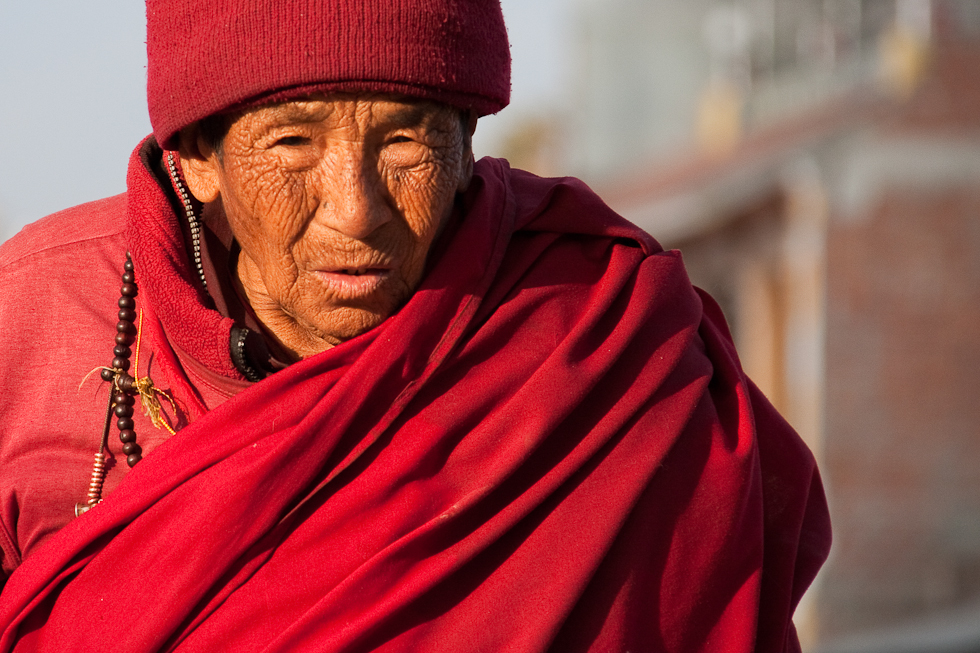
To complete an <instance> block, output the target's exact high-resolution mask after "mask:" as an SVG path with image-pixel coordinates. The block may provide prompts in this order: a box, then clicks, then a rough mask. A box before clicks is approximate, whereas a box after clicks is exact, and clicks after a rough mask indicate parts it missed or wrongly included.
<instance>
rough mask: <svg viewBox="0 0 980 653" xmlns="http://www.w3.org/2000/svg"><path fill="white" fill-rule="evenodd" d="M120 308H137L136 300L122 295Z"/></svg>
mask: <svg viewBox="0 0 980 653" xmlns="http://www.w3.org/2000/svg"><path fill="white" fill-rule="evenodd" d="M119 308H136V300H135V299H133V298H132V297H120V298H119Z"/></svg>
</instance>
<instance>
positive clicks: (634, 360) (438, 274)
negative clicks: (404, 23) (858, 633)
mask: <svg viewBox="0 0 980 653" xmlns="http://www.w3.org/2000/svg"><path fill="white" fill-rule="evenodd" d="M464 204H465V206H464V207H463V209H462V210H463V214H462V215H463V217H462V220H460V221H458V222H457V223H456V224H455V228H454V231H452V232H451V233H448V234H446V236H445V239H444V240H443V241H442V242H441V243H440V245H439V247H438V248H437V251H435V252H434V253H433V262H432V266H431V269H430V271H429V273H428V274H427V276H426V278H425V279H424V280H423V283H422V285H421V287H420V288H419V289H418V292H416V294H415V295H414V296H413V297H412V299H411V300H410V301H409V302H408V304H407V305H406V306H405V307H404V308H403V309H402V310H401V311H399V312H398V313H397V314H396V315H394V316H392V317H391V318H390V319H388V320H387V321H386V322H385V323H384V324H382V325H381V326H380V327H378V328H376V329H374V330H372V331H370V332H368V333H366V334H364V335H363V336H361V337H359V338H356V339H354V340H352V341H349V342H346V343H344V344H342V345H340V346H338V347H336V348H334V349H331V350H328V351H326V352H324V353H323V354H321V355H318V356H316V357H313V358H311V359H308V360H305V361H302V362H300V363H297V364H295V365H293V366H291V367H289V368H287V369H286V370H284V371H282V372H279V373H277V374H275V375H273V376H271V377H270V378H268V379H266V380H265V381H262V382H260V383H257V384H255V385H253V386H251V387H250V388H248V389H247V390H244V391H242V392H240V393H239V394H237V395H236V396H234V397H232V398H231V399H229V400H227V401H226V402H224V403H223V404H221V405H220V406H218V407H217V408H215V409H213V410H211V411H210V412H204V411H203V405H202V406H201V407H200V410H198V411H197V414H195V416H194V417H195V419H194V420H193V421H192V422H191V423H190V424H189V425H187V426H186V427H184V428H183V429H182V430H180V431H179V432H178V433H177V435H176V436H173V437H171V438H170V439H169V440H167V441H166V442H164V443H162V444H161V445H159V446H158V447H157V448H156V449H155V450H154V451H152V452H150V453H149V454H148V455H147V456H146V457H145V458H144V460H143V461H142V462H141V463H140V464H139V465H137V466H136V467H135V468H134V469H133V470H131V471H130V472H129V473H128V474H127V475H126V476H125V477H124V478H123V479H122V482H121V483H120V484H119V486H118V487H117V488H116V489H115V490H113V491H112V492H111V493H110V494H109V495H108V496H107V497H106V499H105V500H104V502H103V503H102V504H100V505H99V506H97V507H96V508H95V509H93V510H91V511H90V512H88V513H86V514H85V515H83V516H82V517H81V518H79V519H76V520H74V521H72V522H71V523H69V524H68V525H67V526H66V527H65V528H63V529H62V530H61V531H60V532H58V533H57V534H55V535H54V536H52V537H51V538H49V539H48V540H47V542H45V543H44V544H43V545H42V546H40V547H39V548H38V549H37V550H36V551H34V552H33V553H32V554H31V555H29V556H27V557H26V558H25V560H24V561H23V563H22V564H21V566H20V567H19V568H17V569H16V570H15V571H14V573H13V574H12V575H11V577H10V579H9V581H8V583H7V586H6V587H5V588H4V590H3V594H2V598H0V651H3V652H6V651H19V652H22V651H96V650H100V651H101V650H104V649H105V648H106V647H109V648H111V649H112V650H113V651H120V652H130V651H132V652H135V651H158V650H163V651H214V650H243V651H258V650H262V651H283V652H286V651H300V650H315V651H338V652H339V651H345V652H353V651H406V652H407V651H527V652H532V651H534V652H542V651H549V650H551V651H561V652H574V651H624V652H625V651H725V652H740V651H744V652H748V651H798V650H799V645H798V643H797V640H796V635H795V632H794V630H793V625H792V622H791V616H792V612H793V609H794V608H795V606H796V604H797V602H798V601H799V599H800V597H801V595H802V593H803V591H804V590H805V589H806V587H807V586H808V585H809V583H810V582H811V581H812V579H813V577H814V575H815V574H816V572H817V569H818V568H819V566H820V565H821V563H822V561H823V560H824V559H825V557H826V555H827V552H828V548H829V543H830V539H829V538H830V531H829V523H828V520H827V508H826V504H825V501H824V497H823V492H822V489H821V485H820V480H819V476H818V474H817V471H816V467H815V465H814V462H813V458H812V456H811V454H810V452H809V451H808V450H807V449H806V447H805V446H804V445H803V443H802V442H801V441H800V439H799V438H798V437H797V436H796V434H795V433H794V432H793V431H792V429H791V428H790V427H789V426H788V425H787V424H786V423H785V422H784V421H783V420H782V419H781V418H780V417H779V416H778V415H777V414H776V413H775V411H774V410H773V408H772V407H771V406H770V405H769V403H768V402H767V401H766V400H765V398H764V397H763V396H762V395H761V393H759V392H758V391H757V390H756V389H755V387H754V386H753V385H752V384H751V383H750V382H749V381H747V379H746V378H745V376H744V374H743V373H742V371H741V369H740V367H739V364H738V360H737V358H736V356H735V352H734V349H733V347H732V344H731V339H730V336H729V334H728V333H727V330H726V327H725V326H724V321H723V319H722V317H721V315H720V312H719V311H718V309H717V307H716V306H715V305H714V303H713V302H712V301H711V300H710V298H708V297H706V296H704V295H701V294H699V293H698V292H696V291H695V290H694V289H693V288H692V287H691V285H690V283H689V281H688V279H687V276H686V274H685V272H684V269H683V265H682V262H681V259H680V255H679V254H678V253H677V252H664V251H662V250H661V249H660V248H659V247H658V246H657V244H656V243H655V242H654V241H653V240H652V239H651V238H649V236H647V235H646V234H644V233H643V232H642V231H640V230H638V229H637V228H636V227H634V226H632V225H630V224H629V223H627V222H625V221H623V220H622V219H621V218H619V217H618V216H616V215H615V214H614V213H613V212H612V211H611V210H609V209H608V208H607V207H605V205H604V204H603V203H602V202H601V201H600V200H599V199H598V198H597V197H596V196H595V195H594V194H592V193H591V191H589V190H588V189H587V188H586V187H585V186H584V185H582V184H581V183H580V182H577V181H575V180H568V179H565V180H547V179H540V178H537V177H534V176H532V175H529V174H527V173H521V172H517V171H512V170H510V169H509V168H508V167H507V165H506V163H504V162H502V161H497V160H487V159H484V160H483V161H481V162H479V163H478V164H477V166H476V177H475V179H474V182H473V184H472V186H471V188H470V190H469V191H468V192H467V194H466V196H465V198H464ZM160 211H167V212H169V207H168V206H167V204H166V200H165V198H164V197H163V195H162V193H161V192H160V191H159V189H158V188H156V186H155V183H154V182H153V181H152V179H151V178H150V175H149V174H148V173H147V172H146V171H145V169H143V168H142V164H141V162H140V161H139V159H138V158H137V157H134V159H133V163H132V164H131V174H130V201H129V218H128V219H129V221H130V228H129V235H128V240H129V247H130V249H131V250H132V251H133V256H134V261H135V263H136V269H137V275H138V278H144V279H146V278H147V277H150V276H151V275H149V274H147V273H145V272H141V271H146V270H149V269H153V271H154V275H157V274H169V275H171V276H169V277H159V278H158V277H155V279H156V280H155V281H152V282H149V283H148V284H147V285H145V286H141V294H145V295H146V297H145V301H146V302H147V305H148V306H149V307H150V308H152V310H153V315H152V316H151V319H152V321H153V323H154V324H155V325H156V327H155V331H154V332H153V333H155V334H156V335H154V336H153V340H152V346H153V348H154V349H155V350H156V352H157V354H158V355H160V356H161V358H162V359H165V360H163V361H161V363H160V364H161V370H165V373H166V377H167V381H168V382H169V385H168V387H170V388H171V389H173V391H174V393H175V394H177V395H178V396H179V399H180V400H181V401H182V402H187V403H189V404H193V387H192V386H193V384H192V383H191V381H190V380H189V379H187V378H186V377H182V378H177V377H181V375H182V370H183V369H184V365H185V364H186V358H182V356H184V357H186V356H188V354H187V353H186V352H184V353H183V354H181V353H179V352H177V351H176V350H175V349H169V350H168V349H167V348H168V344H167V343H168V342H170V341H171V340H172V341H177V340H179V339H180V338H181V337H183V336H175V335H174V334H173V332H174V330H175V329H177V330H178V331H179V329H180V327H178V326H177V322H183V327H182V328H183V329H184V330H185V331H187V332H188V333H189V332H191V331H192V330H193V322H186V320H193V319H195V318H194V317H193V316H194V315H195V314H197V313H198V312H200V311H205V310H207V309H204V308H203V307H202V306H200V305H199V304H194V305H191V304H187V305H183V304H185V303H188V302H194V301H196V299H193V298H192V296H191V295H189V294H188V292H189V291H188V290H187V289H186V288H184V287H183V286H182V285H181V284H182V283H184V282H183V281H176V282H175V284H174V285H173V287H172V288H170V292H169V294H167V301H168V302H170V303H169V304H165V305H160V304H155V303H154V302H156V301H158V299H157V297H158V294H159V293H162V292H164V288H163V286H165V285H166V284H165V283H162V282H161V278H162V279H167V278H169V279H173V280H177V279H180V278H181V275H184V274H186V272H187V271H186V270H185V269H184V268H183V267H182V266H184V265H186V263H185V262H183V259H184V258H185V257H184V255H183V254H182V251H181V250H180V249H179V248H178V249H177V250H174V249H173V247H175V244H174V243H173V242H171V241H167V240H163V241H159V240H157V242H156V247H153V246H151V243H153V241H154V240H156V239H158V234H156V233H155V230H154V228H152V227H151V228H144V227H145V226H146V225H148V224H149V225H153V224H160V223H161V221H160V217H159V215H157V213H158V212H160ZM141 273H142V274H144V276H143V277H139V275H140V274H141ZM188 278H189V276H188V277H185V280H186V279H188ZM144 288H145V289H144ZM175 304H181V305H179V306H175ZM166 338H170V339H171V340H167V339H166Z"/></svg>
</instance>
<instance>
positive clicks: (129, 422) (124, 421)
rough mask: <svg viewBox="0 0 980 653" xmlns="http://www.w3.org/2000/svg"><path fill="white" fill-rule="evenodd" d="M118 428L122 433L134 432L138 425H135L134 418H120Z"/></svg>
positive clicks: (117, 421) (117, 423)
mask: <svg viewBox="0 0 980 653" xmlns="http://www.w3.org/2000/svg"><path fill="white" fill-rule="evenodd" d="M116 426H117V427H119V430H120V431H128V430H132V428H133V427H134V426H136V424H134V423H133V418H131V417H120V418H119V419H117V420H116Z"/></svg>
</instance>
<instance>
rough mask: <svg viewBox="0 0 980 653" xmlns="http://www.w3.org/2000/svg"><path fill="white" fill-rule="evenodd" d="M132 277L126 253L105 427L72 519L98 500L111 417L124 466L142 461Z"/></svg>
mask: <svg viewBox="0 0 980 653" xmlns="http://www.w3.org/2000/svg"><path fill="white" fill-rule="evenodd" d="M137 292H138V289H137V287H136V275H135V274H134V273H133V259H132V257H131V256H130V254H129V252H126V263H125V264H123V275H122V288H120V289H119V294H120V297H119V313H118V314H117V315H118V318H119V322H117V323H116V346H115V347H114V348H113V350H112V354H113V359H112V366H111V367H103V368H102V380H103V381H107V382H109V383H111V384H112V388H110V390H109V405H108V407H107V408H106V416H105V424H104V426H103V428H102V441H101V443H100V445H99V451H98V452H97V453H96V454H95V464H94V465H93V467H92V478H91V480H90V481H89V486H88V496H87V497H86V499H87V500H86V502H85V503H79V504H76V505H75V516H76V517H77V516H79V515H81V514H82V513H84V512H87V511H88V510H91V509H92V507H94V506H95V505H96V504H98V503H99V502H100V501H102V484H103V483H104V482H105V476H106V464H105V463H106V453H105V450H106V447H107V446H108V441H109V429H110V426H111V424H112V417H113V415H115V416H116V417H117V418H118V419H117V421H116V426H117V427H118V428H119V439H120V440H122V442H123V453H125V454H126V464H128V465H129V466H130V467H132V466H133V465H135V464H136V463H138V462H139V461H140V459H141V458H142V454H143V451H142V449H141V448H140V446H139V445H138V444H136V431H134V430H133V427H134V426H135V424H134V422H133V405H134V404H135V403H136V399H135V398H134V397H133V395H134V394H136V393H137V389H136V383H135V379H134V378H133V377H132V376H130V375H129V374H128V371H129V357H130V355H131V354H132V350H131V349H130V345H132V344H133V342H134V341H135V340H136V325H135V321H136V295H137Z"/></svg>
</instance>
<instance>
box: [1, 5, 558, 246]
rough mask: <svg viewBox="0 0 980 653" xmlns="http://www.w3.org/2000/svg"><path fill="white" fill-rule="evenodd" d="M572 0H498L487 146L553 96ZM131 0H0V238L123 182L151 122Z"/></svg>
mask: <svg viewBox="0 0 980 653" xmlns="http://www.w3.org/2000/svg"><path fill="white" fill-rule="evenodd" d="M573 5H574V2H571V1H570V0H503V6H504V13H505V16H506V18H507V23H508V29H509V31H510V35H511V46H512V54H513V57H514V77H513V102H512V106H511V107H510V108H508V109H506V110H505V111H504V112H503V113H502V114H501V115H500V116H495V117H492V118H487V119H484V121H481V124H480V127H479V129H478V132H477V139H476V141H475V147H476V149H477V154H478V155H482V154H492V153H493V148H494V135H495V134H498V133H500V132H501V131H502V129H503V128H504V127H505V125H506V124H507V123H508V122H509V120H508V118H509V116H511V115H517V114H520V113H523V112H535V111H536V110H537V109H538V108H539V107H541V106H542V105H547V104H551V103H556V102H559V101H561V96H562V89H563V88H564V87H565V79H566V75H567V70H566V69H565V67H564V66H563V62H565V61H567V60H568V56H567V54H566V53H564V52H563V51H562V48H563V47H565V46H564V44H565V43H566V39H565V38H564V34H565V33H566V30H567V19H566V17H565V15H566V14H567V13H568V10H569V7H571V6H573ZM144 30H145V19H144V5H143V3H142V2H141V1H140V0H99V1H98V2H79V1H78V0H35V2H32V3H28V2H14V1H13V0H0V240H2V239H5V238H7V237H9V236H11V235H13V234H14V233H16V232H17V231H18V230H19V229H20V227H21V226H22V225H24V224H26V223H28V222H31V221H33V220H36V219H38V218H40V217H43V216H44V215H47V214H49V213H52V212H54V211H57V210H59V209H63V208H67V207H69V206H73V205H75V204H78V203H81V202H85V201H89V200H94V199H98V198H100V197H105V196H108V195H112V194H115V193H120V192H122V191H124V190H125V183H126V165H127V162H128V159H129V155H130V153H131V152H132V150H133V148H134V147H135V146H136V144H137V143H138V142H139V141H140V140H141V139H142V138H143V137H144V136H145V135H146V134H148V133H149V132H150V121H149V118H148V117H147V113H146V99H145V88H144V85H145V66H146V54H145V50H144V38H145V35H144Z"/></svg>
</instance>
